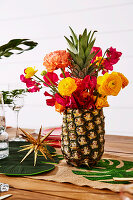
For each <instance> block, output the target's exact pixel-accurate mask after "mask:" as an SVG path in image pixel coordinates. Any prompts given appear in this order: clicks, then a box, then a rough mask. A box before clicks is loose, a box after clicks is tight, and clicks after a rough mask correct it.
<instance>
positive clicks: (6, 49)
mask: <svg viewBox="0 0 133 200" xmlns="http://www.w3.org/2000/svg"><path fill="white" fill-rule="evenodd" d="M37 44H38V43H37V42H33V41H31V40H29V39H13V40H10V41H9V42H8V43H7V44H4V45H2V46H0V59H1V58H2V57H10V56H11V55H13V54H14V52H12V51H14V50H15V51H17V53H16V54H21V53H23V52H24V51H29V50H31V49H33V48H34V47H36V46H37ZM22 46H25V47H26V48H22Z"/></svg>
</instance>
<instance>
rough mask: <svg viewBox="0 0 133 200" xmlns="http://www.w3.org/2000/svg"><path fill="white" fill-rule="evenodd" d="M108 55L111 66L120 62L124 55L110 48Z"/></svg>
mask: <svg viewBox="0 0 133 200" xmlns="http://www.w3.org/2000/svg"><path fill="white" fill-rule="evenodd" d="M106 55H107V58H108V60H109V62H110V64H112V65H114V64H116V63H117V62H118V61H119V60H120V57H121V55H122V53H121V52H119V51H116V48H113V47H110V48H109V49H108V51H107V54H106Z"/></svg>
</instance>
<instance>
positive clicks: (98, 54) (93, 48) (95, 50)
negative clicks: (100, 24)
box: [91, 47, 102, 63]
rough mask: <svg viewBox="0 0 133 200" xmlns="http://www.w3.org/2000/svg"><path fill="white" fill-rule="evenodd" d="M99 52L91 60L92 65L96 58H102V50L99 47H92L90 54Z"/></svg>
mask: <svg viewBox="0 0 133 200" xmlns="http://www.w3.org/2000/svg"><path fill="white" fill-rule="evenodd" d="M97 51H99V52H98V53H97V54H96V56H95V57H94V58H93V60H92V63H93V62H94V61H95V60H96V57H101V56H102V49H101V48H100V47H92V50H91V53H93V52H95V53H96V52H97Z"/></svg>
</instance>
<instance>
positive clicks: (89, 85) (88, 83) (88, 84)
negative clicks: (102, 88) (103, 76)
mask: <svg viewBox="0 0 133 200" xmlns="http://www.w3.org/2000/svg"><path fill="white" fill-rule="evenodd" d="M82 83H83V84H84V88H85V89H89V90H90V91H93V90H94V88H95V87H96V84H97V78H96V77H95V76H91V77H90V75H87V76H86V77H85V78H84V79H83V81H82Z"/></svg>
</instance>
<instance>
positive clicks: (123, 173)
mask: <svg viewBox="0 0 133 200" xmlns="http://www.w3.org/2000/svg"><path fill="white" fill-rule="evenodd" d="M120 164H121V165H120ZM132 168H133V162H131V161H119V160H112V159H102V160H100V161H99V162H98V164H97V166H96V167H95V168H92V169H91V168H90V169H89V168H78V169H82V171H79V170H72V172H73V173H74V174H77V175H82V176H83V177H84V178H86V179H88V180H92V181H100V182H105V183H111V184H128V183H130V182H128V181H126V182H125V181H121V182H116V181H113V180H112V179H113V177H119V178H132V177H133V170H132ZM83 169H85V171H83ZM87 169H88V170H87Z"/></svg>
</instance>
